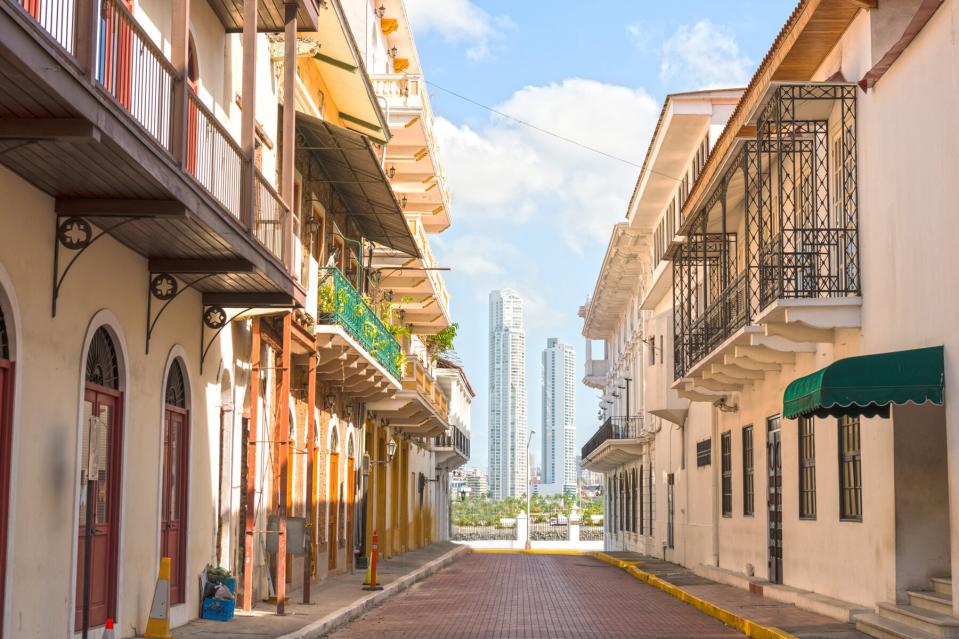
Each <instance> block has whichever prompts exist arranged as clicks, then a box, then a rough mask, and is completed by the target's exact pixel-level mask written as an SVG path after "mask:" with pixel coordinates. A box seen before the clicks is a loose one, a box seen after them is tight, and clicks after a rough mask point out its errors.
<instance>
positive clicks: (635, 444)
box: [582, 417, 645, 473]
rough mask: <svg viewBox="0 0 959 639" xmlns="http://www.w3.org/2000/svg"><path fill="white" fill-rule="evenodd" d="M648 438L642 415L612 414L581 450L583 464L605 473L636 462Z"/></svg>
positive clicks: (587, 467)
mask: <svg viewBox="0 0 959 639" xmlns="http://www.w3.org/2000/svg"><path fill="white" fill-rule="evenodd" d="M644 441H645V434H644V432H643V418H642V417H609V418H607V420H606V421H605V422H603V425H602V426H600V427H599V430H597V431H596V434H594V435H593V436H592V437H590V438H589V441H588V442H586V445H585V446H583V450H582V459H583V461H582V466H583V468H585V469H586V470H591V471H594V472H600V473H602V472H606V471H609V470H612V469H614V468H616V467H617V466H621V465H623V464H627V463H629V462H632V461H635V460H636V459H638V458H639V456H640V454H641V452H642V444H643V442H644Z"/></svg>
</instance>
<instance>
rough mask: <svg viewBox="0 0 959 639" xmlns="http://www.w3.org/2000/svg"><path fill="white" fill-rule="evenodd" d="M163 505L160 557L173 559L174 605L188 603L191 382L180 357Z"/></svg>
mask: <svg viewBox="0 0 959 639" xmlns="http://www.w3.org/2000/svg"><path fill="white" fill-rule="evenodd" d="M164 397H165V399H166V407H165V410H164V429H163V503H162V506H161V508H162V513H161V516H160V555H161V556H162V557H169V558H170V602H171V603H183V602H184V601H186V588H185V583H186V582H185V580H186V539H187V530H186V525H187V470H188V466H187V465H188V461H189V451H188V442H189V413H188V411H187V408H188V406H187V382H186V374H185V372H184V370H183V363H182V361H181V360H180V358H176V359H174V360H173V361H172V362H171V363H170V370H169V372H168V373H167V377H166V387H165V389H164Z"/></svg>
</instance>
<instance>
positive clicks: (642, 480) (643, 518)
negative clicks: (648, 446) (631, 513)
mask: <svg viewBox="0 0 959 639" xmlns="http://www.w3.org/2000/svg"><path fill="white" fill-rule="evenodd" d="M643 470H644V468H643V467H642V466H640V467H639V534H640V535H642V534H643V533H644V532H645V530H646V526H645V522H646V509H645V508H643V506H645V505H646V496H645V494H644V493H643V488H644V484H645V483H646V477H645V475H644V473H643Z"/></svg>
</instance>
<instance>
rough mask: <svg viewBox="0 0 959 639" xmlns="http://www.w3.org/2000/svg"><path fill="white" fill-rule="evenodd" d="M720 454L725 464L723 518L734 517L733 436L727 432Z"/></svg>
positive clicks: (724, 434) (722, 437)
mask: <svg viewBox="0 0 959 639" xmlns="http://www.w3.org/2000/svg"><path fill="white" fill-rule="evenodd" d="M720 453H721V454H722V464H723V517H732V516H733V436H732V434H731V433H730V432H729V431H728V430H727V431H726V432H725V433H723V434H722V435H721V439H720Z"/></svg>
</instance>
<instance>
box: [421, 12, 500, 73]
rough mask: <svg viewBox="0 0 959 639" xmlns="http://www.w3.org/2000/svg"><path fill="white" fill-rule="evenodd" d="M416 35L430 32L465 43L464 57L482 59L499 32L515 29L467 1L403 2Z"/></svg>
mask: <svg viewBox="0 0 959 639" xmlns="http://www.w3.org/2000/svg"><path fill="white" fill-rule="evenodd" d="M406 8H407V10H408V11H409V13H410V20H411V21H412V23H413V28H414V29H415V30H416V32H417V33H420V32H422V33H427V32H434V33H437V34H439V35H440V36H442V37H443V39H444V40H446V41H447V42H453V43H466V44H468V46H467V48H466V57H468V58H469V59H471V60H482V59H484V58H487V57H489V55H490V47H491V46H492V44H493V43H494V42H495V41H496V40H498V39H500V38H501V37H502V31H503V30H504V29H507V28H512V27H513V26H515V25H514V24H513V22H512V21H511V20H510V19H509V18H508V17H506V16H496V17H494V16H491V15H490V14H489V13H487V12H486V11H484V10H483V9H481V8H480V7H478V6H477V5H476V4H474V3H473V2H472V1H471V0H407V1H406Z"/></svg>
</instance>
